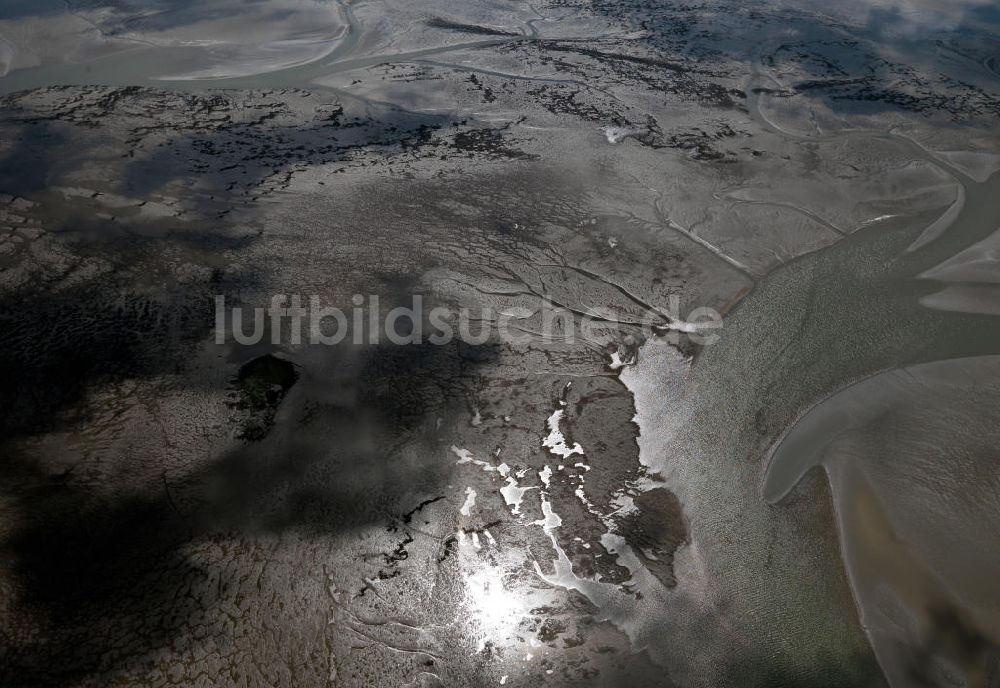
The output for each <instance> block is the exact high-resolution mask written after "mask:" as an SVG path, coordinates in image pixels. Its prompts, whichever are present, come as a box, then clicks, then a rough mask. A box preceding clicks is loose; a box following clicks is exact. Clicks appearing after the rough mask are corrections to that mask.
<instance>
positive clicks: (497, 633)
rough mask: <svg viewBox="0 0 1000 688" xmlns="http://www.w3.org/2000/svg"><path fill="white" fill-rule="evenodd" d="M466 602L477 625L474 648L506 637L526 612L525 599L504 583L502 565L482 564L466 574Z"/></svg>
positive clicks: (480, 647)
mask: <svg viewBox="0 0 1000 688" xmlns="http://www.w3.org/2000/svg"><path fill="white" fill-rule="evenodd" d="M465 590H466V592H465V604H466V607H467V608H468V610H469V612H470V613H471V615H472V621H473V623H474V624H475V625H476V627H477V628H478V637H479V646H478V647H477V648H476V651H477V652H482V651H483V650H484V649H485V648H486V643H487V642H493V643H497V642H500V641H502V640H504V639H506V638H508V637H509V636H510V635H511V634H512V633H513V632H514V629H516V628H517V626H518V624H519V623H521V620H522V619H523V618H524V617H525V615H526V613H527V603H526V601H525V600H524V599H522V598H521V597H520V596H519V595H518V594H517V593H515V592H512V591H510V590H508V589H507V588H506V587H505V586H504V583H503V576H502V575H501V569H499V568H496V567H492V566H488V565H486V566H483V567H482V568H481V569H480V570H478V571H475V572H474V573H470V574H467V575H466V576H465Z"/></svg>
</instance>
